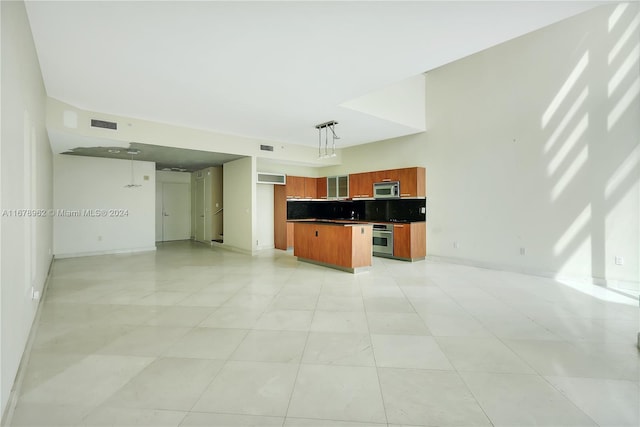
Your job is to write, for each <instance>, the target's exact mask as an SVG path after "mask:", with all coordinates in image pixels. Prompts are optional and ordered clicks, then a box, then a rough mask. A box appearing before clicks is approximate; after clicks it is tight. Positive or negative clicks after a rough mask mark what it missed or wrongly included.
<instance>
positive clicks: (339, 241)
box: [293, 221, 373, 272]
mask: <svg viewBox="0 0 640 427" xmlns="http://www.w3.org/2000/svg"><path fill="white" fill-rule="evenodd" d="M294 229H295V243H294V249H293V255H295V256H296V257H298V259H299V260H301V261H309V262H315V263H319V264H322V265H326V266H328V267H334V268H338V269H341V270H346V271H350V272H357V271H358V270H361V269H366V268H368V267H370V266H371V245H372V240H373V239H372V236H371V230H372V225H371V224H327V223H318V222H313V221H310V222H304V221H301V222H296V223H295V224H294Z"/></svg>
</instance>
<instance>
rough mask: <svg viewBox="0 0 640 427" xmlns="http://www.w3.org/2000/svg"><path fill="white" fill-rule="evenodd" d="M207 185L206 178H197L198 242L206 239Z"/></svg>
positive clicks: (196, 219)
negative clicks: (205, 183) (205, 191)
mask: <svg viewBox="0 0 640 427" xmlns="http://www.w3.org/2000/svg"><path fill="white" fill-rule="evenodd" d="M204 190H205V185H204V178H200V179H196V191H195V199H196V203H195V208H196V212H195V221H196V235H195V238H196V240H197V241H198V242H204V241H205V232H206V230H205V193H204Z"/></svg>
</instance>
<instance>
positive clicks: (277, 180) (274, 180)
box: [258, 172, 287, 185]
mask: <svg viewBox="0 0 640 427" xmlns="http://www.w3.org/2000/svg"><path fill="white" fill-rule="evenodd" d="M258 184H276V185H286V184H287V176H286V175H284V174H282V173H267V172H258Z"/></svg>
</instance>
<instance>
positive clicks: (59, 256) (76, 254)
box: [56, 246, 157, 259]
mask: <svg viewBox="0 0 640 427" xmlns="http://www.w3.org/2000/svg"><path fill="white" fill-rule="evenodd" d="M156 249H157V248H156V247H155V246H147V247H144V248H131V249H114V250H110V251H95V252H70V253H62V254H58V253H57V254H56V258H57V259H64V258H80V257H85V256H98V255H118V254H133V253H138V252H153V251H155V250H156Z"/></svg>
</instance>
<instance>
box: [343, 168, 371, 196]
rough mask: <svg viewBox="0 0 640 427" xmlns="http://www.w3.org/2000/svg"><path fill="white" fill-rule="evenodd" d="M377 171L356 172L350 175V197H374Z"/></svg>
mask: <svg viewBox="0 0 640 427" xmlns="http://www.w3.org/2000/svg"><path fill="white" fill-rule="evenodd" d="M374 182H375V172H363V173H354V174H351V175H349V197H351V198H352V199H357V198H363V197H373V183H374Z"/></svg>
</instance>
